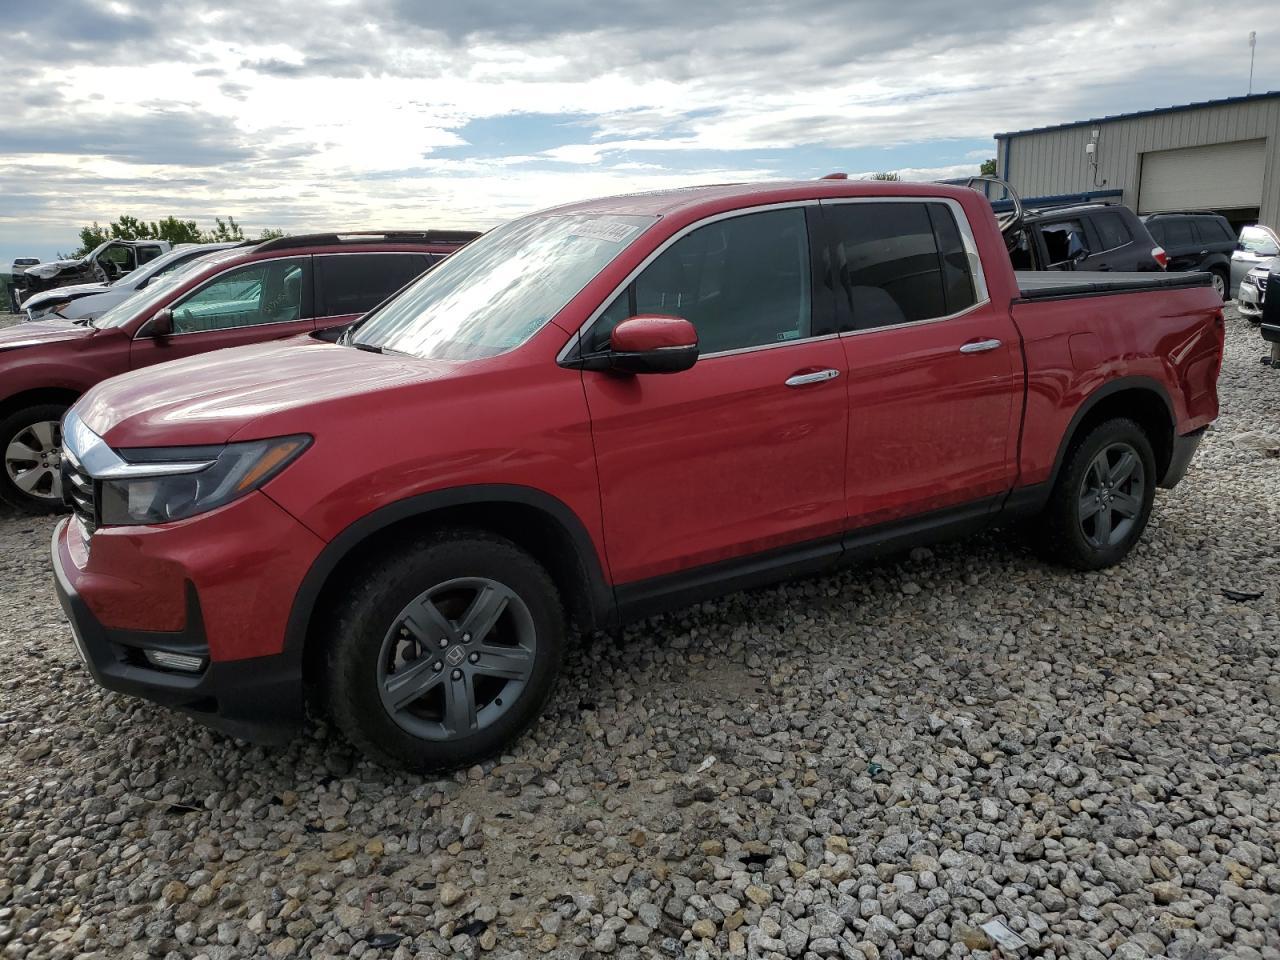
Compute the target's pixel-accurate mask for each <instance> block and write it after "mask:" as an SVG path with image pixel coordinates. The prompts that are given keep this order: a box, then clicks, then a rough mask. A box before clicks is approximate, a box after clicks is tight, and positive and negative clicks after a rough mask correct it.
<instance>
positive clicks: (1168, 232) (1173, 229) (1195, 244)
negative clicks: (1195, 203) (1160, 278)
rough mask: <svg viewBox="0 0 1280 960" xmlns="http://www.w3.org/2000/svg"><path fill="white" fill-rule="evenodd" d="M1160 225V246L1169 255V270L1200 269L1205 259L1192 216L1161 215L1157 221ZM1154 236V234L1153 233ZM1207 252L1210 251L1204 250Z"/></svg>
mask: <svg viewBox="0 0 1280 960" xmlns="http://www.w3.org/2000/svg"><path fill="white" fill-rule="evenodd" d="M1156 222H1157V223H1159V225H1160V232H1161V236H1162V237H1163V239H1162V240H1160V241H1159V243H1160V246H1162V247H1164V252H1165V253H1166V254H1167V255H1168V257H1169V263H1168V269H1169V270H1174V271H1177V270H1198V269H1199V268H1200V261H1201V259H1203V257H1202V254H1201V250H1202V247H1201V246H1200V239H1199V238H1198V237H1197V236H1196V231H1195V227H1193V226H1192V222H1191V218H1190V217H1161V218H1160V219H1159V220H1158V221H1156ZM1153 236H1154V234H1153ZM1204 252H1205V253H1207V252H1208V251H1207V250H1206V251H1204Z"/></svg>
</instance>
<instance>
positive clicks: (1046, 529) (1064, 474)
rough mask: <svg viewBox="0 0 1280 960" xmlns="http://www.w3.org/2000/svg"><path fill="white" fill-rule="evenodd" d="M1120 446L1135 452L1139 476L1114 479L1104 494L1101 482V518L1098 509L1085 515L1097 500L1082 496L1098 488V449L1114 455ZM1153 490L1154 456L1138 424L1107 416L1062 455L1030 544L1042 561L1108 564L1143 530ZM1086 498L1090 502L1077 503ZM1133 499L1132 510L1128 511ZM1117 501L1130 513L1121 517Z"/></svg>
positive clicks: (1118, 558) (1082, 566)
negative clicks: (1102, 529) (1112, 486)
mask: <svg viewBox="0 0 1280 960" xmlns="http://www.w3.org/2000/svg"><path fill="white" fill-rule="evenodd" d="M1125 449H1128V450H1131V451H1132V452H1133V454H1134V455H1135V456H1136V458H1137V460H1138V466H1139V467H1140V469H1141V474H1140V477H1137V478H1133V477H1132V475H1130V479H1129V480H1127V481H1124V482H1122V483H1117V484H1116V485H1115V489H1114V490H1112V491H1111V494H1110V497H1109V498H1107V490H1106V489H1105V487H1106V484H1105V483H1104V484H1102V486H1103V487H1104V489H1101V490H1099V491H1098V497H1101V498H1105V502H1104V504H1103V506H1104V507H1105V511H1106V512H1105V516H1106V520H1105V521H1104V520H1102V519H1101V513H1102V511H1101V510H1100V509H1099V512H1098V514H1096V515H1094V516H1089V517H1086V516H1085V513H1086V511H1087V510H1093V509H1096V508H1098V503H1099V501H1098V499H1097V497H1095V498H1086V497H1085V495H1086V494H1087V493H1089V492H1091V491H1093V490H1094V489H1095V488H1096V487H1097V486H1098V484H1096V483H1095V481H1096V480H1097V479H1098V476H1099V475H1098V474H1097V473H1096V472H1095V471H1094V464H1095V461H1097V460H1098V458H1099V457H1100V456H1102V455H1103V454H1104V452H1106V454H1107V456H1108V457H1114V456H1116V454H1115V452H1116V451H1121V450H1125ZM1118 459H1119V458H1118V457H1117V460H1118ZM1126 462H1127V461H1126ZM1118 469H1120V467H1118V468H1117V470H1118ZM1155 490H1156V462H1155V454H1154V452H1153V451H1152V449H1151V441H1150V440H1149V439H1147V435H1146V433H1145V432H1143V429H1142V427H1140V426H1139V425H1138V424H1137V423H1135V422H1134V421H1132V420H1129V419H1126V418H1117V419H1114V420H1107V421H1105V422H1103V423H1101V424H1099V425H1098V426H1096V427H1094V428H1093V429H1091V430H1090V431H1089V433H1088V434H1086V435H1085V436H1083V437H1081V438H1080V440H1079V442H1078V443H1075V444H1074V445H1073V446H1072V448H1071V450H1070V451H1069V452H1068V453H1067V458H1066V462H1065V463H1064V464H1063V465H1062V470H1061V472H1060V473H1059V475H1058V481H1057V483H1056V484H1055V485H1054V489H1053V493H1052V494H1051V495H1050V498H1049V505H1048V506H1047V507H1046V508H1045V512H1044V513H1043V514H1042V515H1041V517H1040V519H1039V523H1038V524H1037V525H1036V527H1037V528H1036V530H1035V532H1034V536H1035V543H1036V547H1037V549H1038V550H1039V552H1040V554H1041V555H1042V556H1043V557H1044V558H1045V559H1046V560H1049V561H1051V562H1054V563H1060V564H1062V565H1064V566H1067V567H1072V568H1074V569H1076V570H1101V569H1103V568H1104V567H1110V566H1114V565H1115V564H1117V563H1119V562H1120V561H1121V560H1123V559H1124V558H1125V557H1126V556H1127V555H1128V553H1129V551H1130V550H1132V549H1133V546H1134V544H1136V543H1137V542H1138V539H1139V538H1140V537H1141V536H1142V532H1143V530H1145V529H1146V526H1147V520H1148V519H1149V518H1150V516H1151V506H1152V504H1153V503H1154V501H1155ZM1086 499H1091V500H1092V501H1093V502H1092V503H1091V504H1086V505H1085V506H1083V507H1082V502H1083V501H1084V500H1086ZM1135 503H1136V509H1131V506H1132V505H1133V504H1135ZM1120 504H1124V509H1125V510H1131V515H1122V514H1121V509H1122V508H1121V506H1120ZM1117 518H1119V519H1117ZM1112 521H1115V525H1114V529H1110V530H1109V532H1108V534H1107V536H1106V537H1103V536H1101V535H1099V531H1100V528H1099V526H1098V524H1099V523H1104V522H1105V523H1111V522H1112ZM1111 537H1114V540H1112V539H1110V538H1111Z"/></svg>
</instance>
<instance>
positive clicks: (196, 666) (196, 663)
mask: <svg viewBox="0 0 1280 960" xmlns="http://www.w3.org/2000/svg"><path fill="white" fill-rule="evenodd" d="M142 653H143V656H145V657H146V658H147V660H148V662H150V663H151V664H152V665H153V666H157V667H163V668H165V669H166V670H181V671H183V672H184V673H197V672H199V670H200V668H201V667H203V666H204V657H193V656H192V655H191V654H189V653H170V652H169V651H168V650H144V651H143V652H142Z"/></svg>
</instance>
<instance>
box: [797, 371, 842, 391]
mask: <svg viewBox="0 0 1280 960" xmlns="http://www.w3.org/2000/svg"><path fill="white" fill-rule="evenodd" d="M838 376H840V371H839V370H834V369H832V368H830V367H828V368H827V369H826V370H815V371H813V373H797V374H796V375H795V376H792V377H787V379H786V384H787V386H788V387H807V386H808V385H809V384H811V383H824V382H826V381H827V380H834V379H835V378H836V377H838Z"/></svg>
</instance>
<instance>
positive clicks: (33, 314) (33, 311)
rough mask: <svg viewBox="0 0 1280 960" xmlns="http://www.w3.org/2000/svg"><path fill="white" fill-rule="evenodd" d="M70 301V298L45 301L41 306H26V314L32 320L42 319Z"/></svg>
mask: <svg viewBox="0 0 1280 960" xmlns="http://www.w3.org/2000/svg"><path fill="white" fill-rule="evenodd" d="M69 303H71V301H70V300H59V301H58V302H57V303H47V304H45V305H44V306H43V307H28V308H27V316H29V317H30V318H31V319H32V320H44V319H45V318H46V317H51V316H53V315H54V314H55V313H57V312H58V311H59V310H61V309H62V308H63V307H65V306H67V305H68V304H69Z"/></svg>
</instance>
